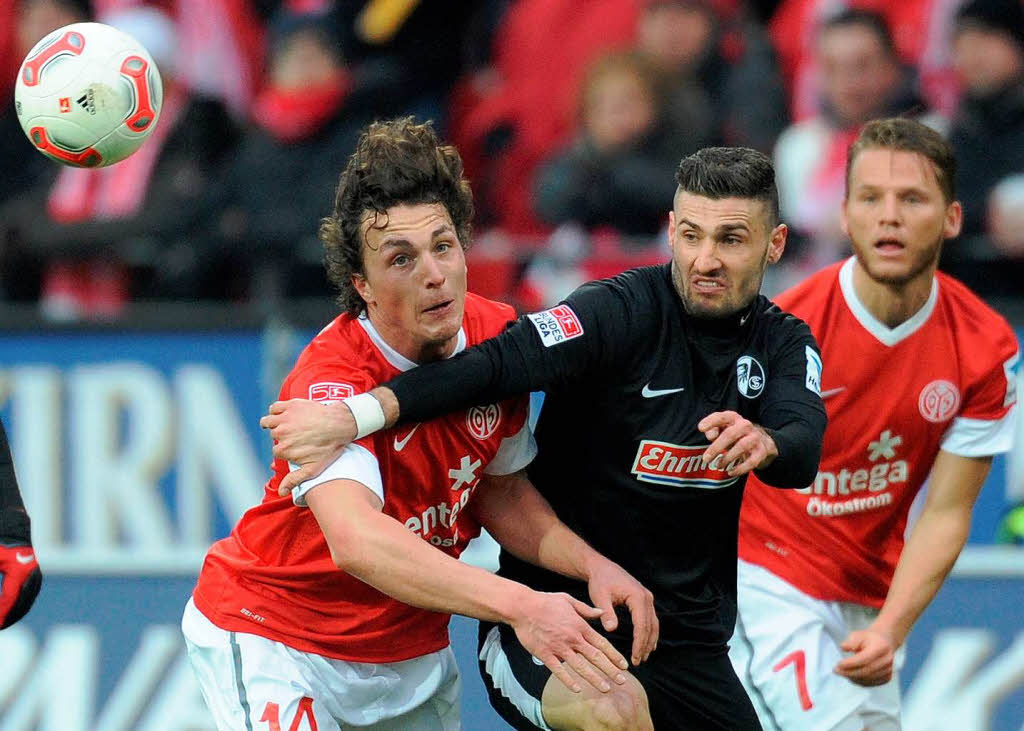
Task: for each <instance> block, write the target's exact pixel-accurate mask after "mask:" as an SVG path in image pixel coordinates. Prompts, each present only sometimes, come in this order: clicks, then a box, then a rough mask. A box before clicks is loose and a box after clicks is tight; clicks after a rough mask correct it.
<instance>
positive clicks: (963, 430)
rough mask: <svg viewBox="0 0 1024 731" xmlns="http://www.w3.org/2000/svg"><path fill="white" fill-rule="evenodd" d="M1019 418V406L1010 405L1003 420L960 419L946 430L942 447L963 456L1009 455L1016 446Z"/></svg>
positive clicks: (956, 419)
mask: <svg viewBox="0 0 1024 731" xmlns="http://www.w3.org/2000/svg"><path fill="white" fill-rule="evenodd" d="M1016 417H1017V407H1016V406H1011V407H1010V410H1009V411H1007V412H1006V414H1005V415H1004V416H1003V418H1002V419H995V420H988V419H968V418H966V417H962V416H958V417H957V418H955V419H953V424H952V425H951V426H950V427H949V429H947V430H946V433H945V435H944V436H943V437H942V444H940V445H939V446H940V447H941V448H942V449H943V450H944V451H946V452H949V453H950V454H956V455H959V456H961V457H988V456H991V455H993V454H1000V453H1002V452H1008V451H1009V450H1010V447H1012V446H1013V435H1014V432H1015V431H1016Z"/></svg>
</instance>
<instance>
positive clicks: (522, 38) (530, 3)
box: [451, 0, 643, 236]
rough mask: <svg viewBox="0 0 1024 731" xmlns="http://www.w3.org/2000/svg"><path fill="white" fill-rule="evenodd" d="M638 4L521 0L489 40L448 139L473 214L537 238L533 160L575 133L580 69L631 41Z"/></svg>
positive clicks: (540, 228) (461, 92)
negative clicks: (485, 63) (488, 53)
mask: <svg viewBox="0 0 1024 731" xmlns="http://www.w3.org/2000/svg"><path fill="white" fill-rule="evenodd" d="M642 1H643V0H590V1H589V2H586V3H581V2H579V0H518V2H514V3H511V4H510V6H509V8H508V11H507V12H506V13H505V15H504V17H503V18H502V20H501V22H500V23H499V27H498V29H497V32H496V35H495V38H494V52H493V64H492V66H491V67H489V68H487V69H485V70H480V71H478V72H477V73H476V74H475V75H474V76H473V77H472V79H470V80H469V81H467V82H466V83H463V84H460V86H459V88H458V90H457V91H456V94H455V100H454V101H453V112H452V129H451V133H452V139H453V141H454V142H455V144H456V146H457V147H458V148H459V150H460V152H461V153H462V155H463V158H464V159H465V161H466V170H467V173H468V174H469V175H470V178H471V179H472V181H473V186H474V192H475V198H476V201H477V204H478V205H477V215H478V219H479V220H480V223H482V224H484V225H488V224H492V225H497V226H499V227H501V228H502V229H504V230H505V231H506V232H510V233H513V234H521V235H527V236H529V235H542V234H544V233H546V231H547V230H548V229H547V227H546V226H544V225H543V224H542V223H541V222H540V221H538V220H537V218H536V216H535V215H534V213H533V205H532V195H531V190H532V187H531V183H532V181H533V178H534V176H535V173H536V169H537V166H538V165H539V164H540V163H541V162H542V161H543V160H544V159H546V158H548V157H549V156H550V155H551V153H552V152H553V151H554V150H556V149H558V147H559V146H560V145H563V144H565V143H566V142H567V141H568V140H569V139H570V138H571V137H572V133H573V130H574V128H575V122H576V119H577V111H578V110H577V91H578V89H579V88H580V83H581V79H582V74H583V70H584V69H586V68H587V67H588V66H589V65H590V63H592V62H593V61H594V60H595V59H596V58H598V57H600V56H601V55H604V54H605V53H607V52H608V51H609V50H613V49H625V48H628V47H629V46H630V45H631V44H632V42H633V35H634V26H635V22H636V17H637V12H638V6H639V3H641V2H642Z"/></svg>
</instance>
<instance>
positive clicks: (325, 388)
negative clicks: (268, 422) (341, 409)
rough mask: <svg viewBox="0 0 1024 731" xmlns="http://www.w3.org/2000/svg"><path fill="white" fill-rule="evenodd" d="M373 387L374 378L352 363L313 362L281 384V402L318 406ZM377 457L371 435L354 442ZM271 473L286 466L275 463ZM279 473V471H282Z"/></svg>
mask: <svg viewBox="0 0 1024 731" xmlns="http://www.w3.org/2000/svg"><path fill="white" fill-rule="evenodd" d="M376 385H377V379H375V378H373V375H372V374H370V373H368V372H367V371H366V370H365V369H363V368H360V367H359V366H358V365H356V364H355V363H349V362H343V361H340V360H334V361H313V362H307V363H305V364H302V365H300V366H298V367H297V368H296V369H295V370H293V371H292V372H291V373H290V374H288V377H287V378H286V379H285V381H284V383H283V384H282V385H281V395H280V398H281V399H282V400H286V399H293V398H302V399H309V400H310V401H317V402H319V403H322V404H335V403H337V402H339V401H341V400H342V399H344V398H348V397H349V396H355V395H356V394H360V393H365V392H366V391H369V390H370V389H372V388H374V387H375V386H376ZM356 443H357V444H359V445H360V446H363V447H365V448H366V449H368V450H369V451H370V452H371V453H373V455H374V456H375V457H376V456H377V449H376V447H375V446H374V439H373V435H372V434H371V435H370V436H368V437H366V438H364V439H360V440H359V441H358V442H356ZM274 469H275V471H281V470H283V471H287V469H288V466H287V465H286V464H284V463H283V462H281V461H280V460H276V461H275V463H274ZM282 474H283V472H282Z"/></svg>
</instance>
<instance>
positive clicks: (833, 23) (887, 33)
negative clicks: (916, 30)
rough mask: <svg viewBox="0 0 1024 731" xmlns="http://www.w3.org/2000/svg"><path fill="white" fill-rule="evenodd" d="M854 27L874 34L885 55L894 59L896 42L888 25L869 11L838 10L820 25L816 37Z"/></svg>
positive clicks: (880, 16) (880, 17) (854, 9)
mask: <svg viewBox="0 0 1024 731" xmlns="http://www.w3.org/2000/svg"><path fill="white" fill-rule="evenodd" d="M855 26H860V27H861V28H865V29H867V30H869V31H871V32H872V33H874V34H875V37H876V38H878V42H879V43H881V44H882V48H883V49H884V50H885V52H886V54H888V55H889V57H891V58H895V57H896V42H895V41H894V40H893V37H892V31H891V30H890V29H889V24H888V23H887V22H886V21H885V18H884V17H883V16H882V15H880V14H879V13H876V12H874V11H871V10H859V9H857V8H846V9H845V10H840V11H839V12H838V13H836V14H835V15H832V16H830V17H828V18H827V19H826V20H825V21H824V22H823V23H822V24H821V28H820V30H819V31H818V37H819V38H820V37H821V36H823V35H825V34H826V33H827V32H829V31H830V30H837V29H839V28H852V27H855Z"/></svg>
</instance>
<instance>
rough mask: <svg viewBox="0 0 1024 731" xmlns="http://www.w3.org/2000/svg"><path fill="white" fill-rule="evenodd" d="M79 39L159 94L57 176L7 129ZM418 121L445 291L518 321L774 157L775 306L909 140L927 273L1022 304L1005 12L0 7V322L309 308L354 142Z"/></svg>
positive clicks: (708, 6) (794, 6) (177, 3)
mask: <svg viewBox="0 0 1024 731" xmlns="http://www.w3.org/2000/svg"><path fill="white" fill-rule="evenodd" d="M84 20H99V21H101V22H106V23H109V24H111V25H114V26H115V27H119V28H121V29H123V30H125V31H126V32H128V33H129V34H131V35H132V36H134V37H135V38H137V39H138V40H139V41H140V42H142V43H143V45H145V46H146V48H147V49H148V50H149V51H150V53H151V55H152V56H153V57H154V59H155V60H156V63H157V65H158V67H159V68H160V71H161V75H162V77H163V82H164V88H165V100H164V107H163V111H162V114H161V119H160V122H159V123H158V125H157V128H156V130H155V131H154V133H153V135H152V137H151V139H150V140H148V141H147V143H146V144H145V145H144V146H143V148H142V149H141V150H140V151H139V152H138V153H136V154H135V155H133V156H132V157H131V158H129V159H128V160H126V161H125V162H122V163H119V164H117V165H114V166H111V167H109V168H101V169H94V170H84V169H72V168H63V167H61V166H59V165H57V164H55V163H52V162H50V161H49V160H47V159H45V158H44V157H43V156H42V155H40V154H39V153H37V152H36V151H34V150H33V149H32V147H31V146H30V144H29V143H28V141H27V139H26V138H25V136H24V134H23V133H22V132H21V130H20V128H19V125H18V121H17V118H16V116H15V113H14V105H13V83H14V79H15V76H16V73H17V69H18V66H19V64H20V62H21V60H22V58H23V57H24V55H25V53H26V52H27V50H28V49H29V48H30V47H31V46H32V45H34V44H35V42H36V41H37V40H39V39H40V38H41V37H42V36H43V35H45V34H46V33H47V32H49V31H50V30H53V29H54V28H58V27H61V26H63V25H66V24H68V23H73V22H79V21H84ZM406 114H411V115H415V116H416V117H418V118H421V119H432V120H434V121H435V122H436V124H437V126H438V127H439V129H440V131H441V132H442V134H443V135H444V136H445V137H446V138H447V139H449V140H451V141H452V142H453V143H455V144H456V145H457V146H458V148H459V150H460V152H461V153H462V155H463V158H464V160H465V162H466V167H467V172H468V174H469V176H470V179H471V181H472V184H473V189H474V194H475V197H476V204H477V219H476V223H475V237H474V238H475V246H474V248H473V250H472V251H471V253H470V286H471V288H473V289H475V290H477V291H479V292H481V293H482V294H485V295H489V296H492V297H497V298H503V299H506V300H509V301H513V302H515V303H516V304H518V305H519V306H521V307H536V306H540V305H544V304H547V303H549V302H551V301H554V300H557V299H558V298H559V297H561V296H562V295H564V294H565V293H566V292H568V291H569V290H571V289H572V288H573V287H574V286H575V285H577V284H578V283H580V282H581V281H583V280H586V279H590V278H593V277H598V276H605V275H609V274H613V273H616V272H617V271H620V270H621V269H624V268H626V267H629V266H633V265H637V264H643V263H647V262H654V261H661V260H663V259H664V258H665V255H666V254H665V240H666V239H665V237H666V233H665V226H666V222H667V212H668V210H669V208H670V207H671V201H672V194H673V191H674V189H675V184H674V180H673V174H674V170H675V167H676V165H677V164H678V161H679V160H680V158H681V157H683V156H685V155H687V154H689V153H691V152H693V151H694V150H696V149H698V148H700V147H704V146H708V145H719V144H726V145H746V146H750V147H754V148H757V149H759V150H762V151H764V152H768V153H771V154H773V155H774V159H775V163H776V167H777V172H778V183H779V192H780V197H781V206H782V216H783V220H784V221H785V222H786V223H788V224H789V226H790V229H791V239H790V242H791V243H790V248H789V249H788V250H787V253H786V255H785V257H784V261H785V262H786V263H785V265H784V266H783V267H781V268H779V269H778V271H776V272H775V276H774V278H773V280H772V283H771V286H772V287H774V288H776V289H778V288H780V287H782V286H785V285H787V284H790V283H792V282H794V281H796V280H797V279H799V278H801V277H803V276H804V275H806V274H807V273H809V272H810V271H812V270H814V269H816V268H818V267H820V266H822V265H824V264H827V263H829V262H832V261H835V260H836V259H838V258H841V257H843V256H846V255H847V254H848V248H847V243H846V241H845V239H844V236H843V234H842V232H841V230H840V227H839V210H840V201H841V200H842V196H843V184H844V170H845V155H846V148H847V145H848V144H849V143H850V141H851V140H852V139H853V138H854V137H855V136H856V134H857V131H858V129H859V127H860V125H862V124H863V123H864V122H865V121H867V120H868V119H871V118H874V117H878V116H882V115H912V116H914V117H917V118H919V119H921V120H922V121H924V122H925V123H926V124H929V125H931V126H933V127H934V128H936V129H937V130H939V131H941V132H942V133H943V134H945V135H947V136H948V137H949V139H950V140H951V142H952V143H953V146H954V148H955V149H956V152H957V155H958V159H959V170H958V175H957V186H958V194H959V197H960V199H961V200H962V201H963V203H964V208H965V225H964V232H963V235H962V236H961V237H960V238H959V239H958V240H956V241H954V242H952V243H951V244H950V245H948V246H947V247H946V251H945V252H944V254H943V261H942V267H943V268H944V269H946V270H947V271H949V272H951V273H952V274H954V275H956V276H958V277H960V278H961V279H963V280H964V281H966V282H967V284H968V285H970V286H971V287H973V288H974V289H976V290H977V291H978V292H979V293H980V294H982V295H983V296H986V297H1003V296H1011V295H1017V296H1019V295H1021V294H1024V287H1022V286H1021V284H1020V283H1021V282H1022V281H1024V4H1022V0H902V1H901V2H881V1H880V0H851V1H849V2H843V1H842V0H779V1H778V2H770V1H769V2H744V0H588V1H587V2H579V1H578V0H479V1H478V2H474V3H465V2H458V1H457V0H365V1H360V0H336V1H335V2H330V1H329V0H319V1H318V0H285V1H283V2H280V1H277V2H275V1H273V0H162V1H161V2H138V1H135V2H133V1H131V0H92V1H91V2H89V1H88V0H0V127H2V134H0V170H2V171H3V175H4V182H5V184H4V185H3V186H0V260H2V261H0V300H4V301H21V302H37V303H38V305H39V307H40V308H41V310H42V312H43V313H44V314H46V315H47V316H48V317H51V318H53V319H55V320H75V319H89V318H110V317H116V316H117V315H118V313H120V312H122V311H123V310H124V308H125V306H126V305H127V304H129V303H131V302H133V301H144V300H167V299H179V300H180V299H186V300H192V299H210V300H222V301H228V302H251V301H256V300H265V299H270V300H273V299H276V298H290V297H321V296H329V295H330V294H331V291H330V288H329V286H328V284H327V282H326V279H325V277H324V274H323V272H322V265H321V250H320V246H319V244H318V241H317V238H316V234H317V228H318V222H319V219H320V217H322V216H324V215H326V214H327V213H328V212H329V211H330V209H331V206H332V203H333V191H334V187H335V184H336V181H337V177H338V174H339V172H340V170H341V168H342V167H343V166H344V163H345V160H346V158H347V156H348V154H349V152H350V151H351V150H352V148H353V145H354V142H355V139H356V136H357V134H358V132H359V130H360V129H361V128H362V127H363V126H364V125H365V124H366V123H367V122H369V121H370V120H372V119H375V118H380V117H391V116H396V115H406Z"/></svg>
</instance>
